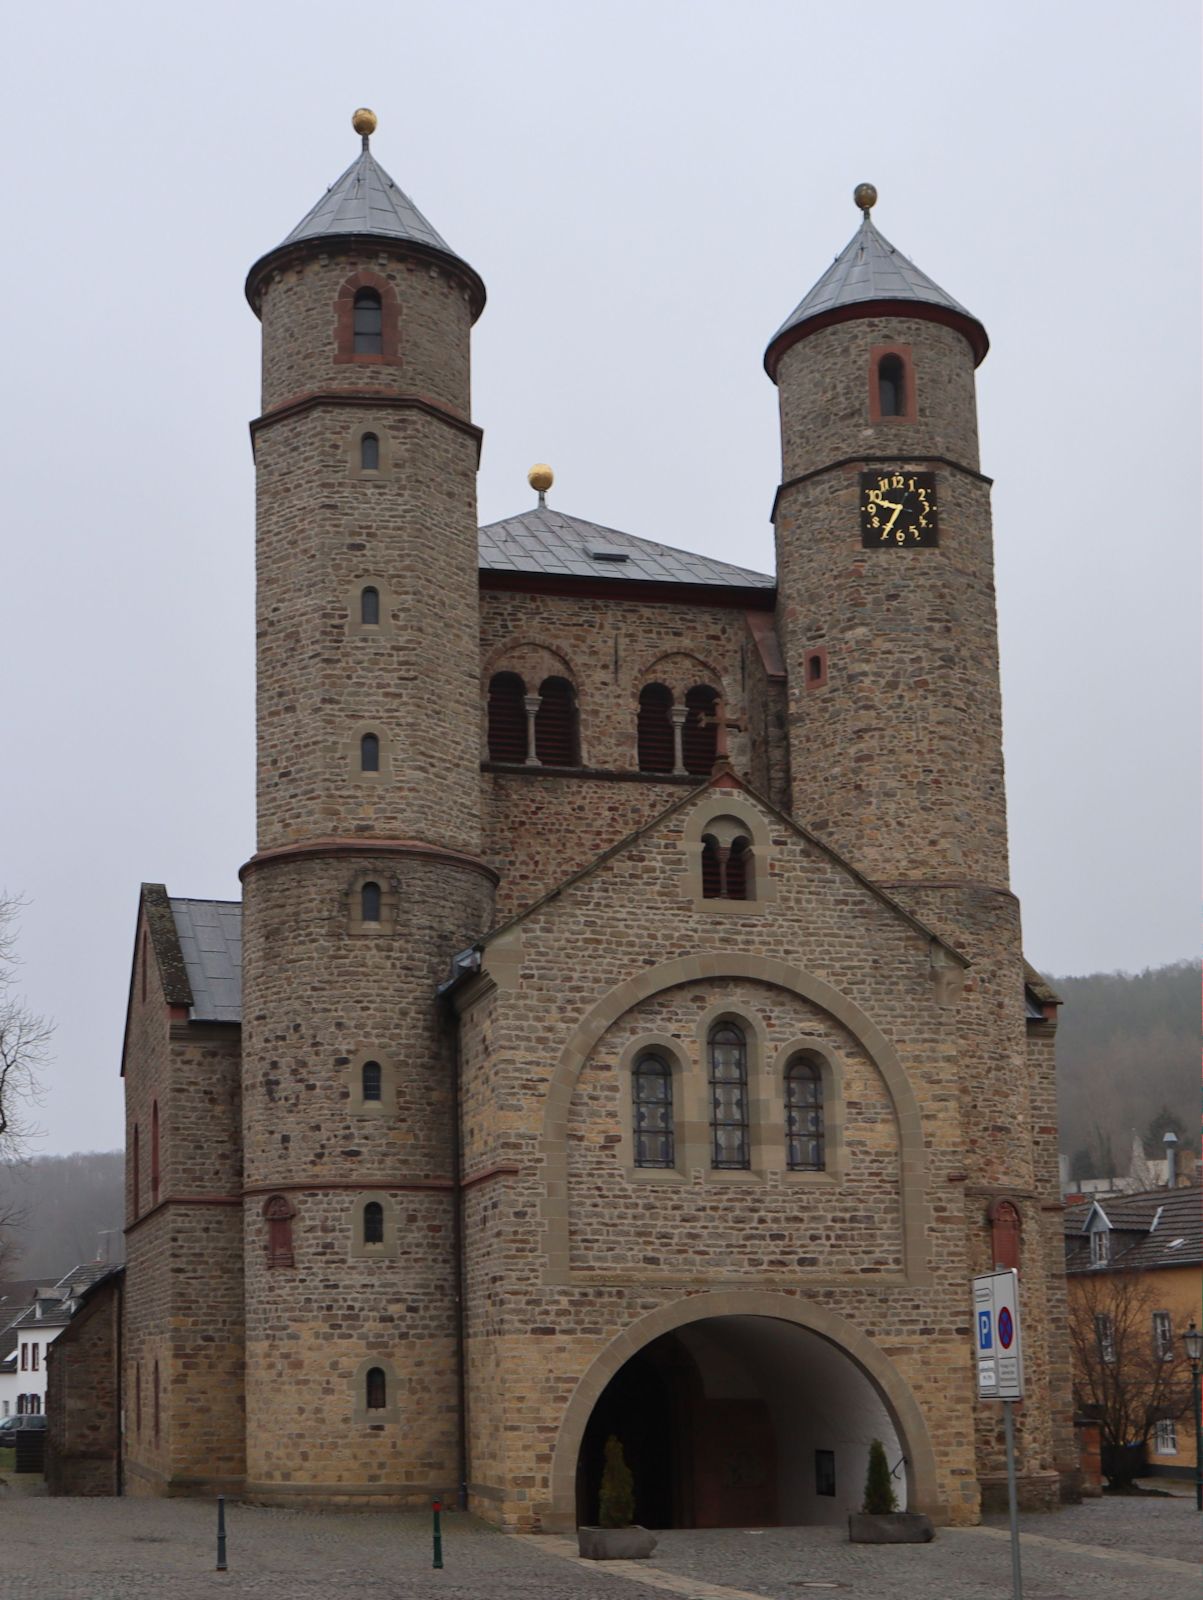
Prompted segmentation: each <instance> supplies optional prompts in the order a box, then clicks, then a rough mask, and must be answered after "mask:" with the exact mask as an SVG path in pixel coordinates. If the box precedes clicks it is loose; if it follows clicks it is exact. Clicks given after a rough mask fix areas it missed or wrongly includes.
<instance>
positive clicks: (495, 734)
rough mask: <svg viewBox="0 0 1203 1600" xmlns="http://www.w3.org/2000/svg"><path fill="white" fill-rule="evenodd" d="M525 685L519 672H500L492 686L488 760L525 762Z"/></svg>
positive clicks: (493, 680) (490, 688) (490, 685)
mask: <svg viewBox="0 0 1203 1600" xmlns="http://www.w3.org/2000/svg"><path fill="white" fill-rule="evenodd" d="M525 695H526V685H525V684H524V683H523V681H522V679H521V678H520V677H519V676H518V674H517V673H516V672H499V673H497V674H496V675H495V676H494V677H493V679H492V680H491V682H490V683H489V760H490V761H509V762H516V763H518V764H521V763H522V762H524V761H525V760H526V707H525V706H524V705H523V703H522V702H523V699H524V697H525Z"/></svg>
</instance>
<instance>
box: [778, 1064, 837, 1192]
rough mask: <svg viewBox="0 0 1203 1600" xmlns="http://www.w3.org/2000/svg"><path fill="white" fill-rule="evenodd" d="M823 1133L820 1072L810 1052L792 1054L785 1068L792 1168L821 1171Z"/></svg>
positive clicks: (787, 1143) (788, 1149) (787, 1135)
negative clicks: (803, 1054) (802, 1054)
mask: <svg viewBox="0 0 1203 1600" xmlns="http://www.w3.org/2000/svg"><path fill="white" fill-rule="evenodd" d="M824 1143H825V1141H824V1134H823V1073H822V1069H821V1068H820V1066H819V1064H818V1062H817V1061H814V1060H812V1059H811V1057H809V1056H795V1057H794V1059H793V1060H792V1061H791V1062H790V1064H789V1065H788V1066H787V1067H786V1069H785V1150H786V1156H787V1159H788V1161H789V1168H790V1171H791V1172H822V1171H823V1169H824V1167H825V1166H826V1165H827V1157H826V1153H825V1149H824Z"/></svg>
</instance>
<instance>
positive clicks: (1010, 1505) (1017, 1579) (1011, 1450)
mask: <svg viewBox="0 0 1203 1600" xmlns="http://www.w3.org/2000/svg"><path fill="white" fill-rule="evenodd" d="M1014 1404H1015V1402H1014V1401H1013V1400H1004V1401H1003V1403H1002V1407H1003V1427H1004V1428H1005V1430H1006V1436H1007V1509H1008V1510H1009V1511H1010V1513H1011V1594H1012V1595H1013V1597H1014V1600H1023V1576H1022V1574H1021V1573H1020V1570H1019V1505H1018V1499H1017V1496H1016V1493H1015V1425H1014V1423H1013V1422H1012V1420H1011V1409H1012V1407H1013V1406H1014Z"/></svg>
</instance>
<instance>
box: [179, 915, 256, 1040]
mask: <svg viewBox="0 0 1203 1600" xmlns="http://www.w3.org/2000/svg"><path fill="white" fill-rule="evenodd" d="M170 903H171V915H172V919H173V920H174V922H175V931H176V937H177V938H178V939H179V942H180V953H181V955H182V956H183V958H184V967H185V970H186V971H187V974H188V982H189V984H190V985H191V988H192V1004H191V1006H190V1007H189V1009H188V1020H189V1021H190V1022H239V1021H241V1019H242V907H241V906H240V905H239V904H238V902H237V901H236V900H177V899H174V898H172V900H171V902H170Z"/></svg>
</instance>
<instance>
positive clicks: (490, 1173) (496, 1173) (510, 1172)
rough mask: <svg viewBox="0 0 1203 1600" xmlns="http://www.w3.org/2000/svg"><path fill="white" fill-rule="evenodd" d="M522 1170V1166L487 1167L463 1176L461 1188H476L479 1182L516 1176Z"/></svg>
mask: <svg viewBox="0 0 1203 1600" xmlns="http://www.w3.org/2000/svg"><path fill="white" fill-rule="evenodd" d="M521 1171H522V1168H521V1167H486V1168H485V1169H484V1171H483V1172H473V1173H472V1174H471V1175H470V1176H469V1177H467V1178H461V1179H460V1188H461V1190H463V1189H475V1187H476V1185H477V1184H478V1183H487V1182H488V1180H489V1179H490V1178H516V1177H517V1176H518V1174H519V1173H520V1172H521Z"/></svg>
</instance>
